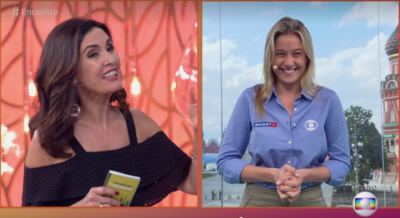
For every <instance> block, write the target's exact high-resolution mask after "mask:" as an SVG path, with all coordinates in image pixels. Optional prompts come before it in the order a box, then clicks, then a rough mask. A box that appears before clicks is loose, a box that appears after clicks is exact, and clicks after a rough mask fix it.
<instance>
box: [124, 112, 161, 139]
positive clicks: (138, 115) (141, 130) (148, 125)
mask: <svg viewBox="0 0 400 218" xmlns="http://www.w3.org/2000/svg"><path fill="white" fill-rule="evenodd" d="M129 111H130V112H131V114H132V117H133V120H134V122H135V128H136V136H137V140H138V143H141V142H143V141H145V140H146V139H148V138H150V137H151V136H153V135H154V134H156V133H157V132H160V131H161V128H160V126H158V124H157V123H156V122H155V121H154V120H153V119H152V118H151V117H150V116H149V115H147V114H145V113H144V112H142V111H141V110H138V109H129Z"/></svg>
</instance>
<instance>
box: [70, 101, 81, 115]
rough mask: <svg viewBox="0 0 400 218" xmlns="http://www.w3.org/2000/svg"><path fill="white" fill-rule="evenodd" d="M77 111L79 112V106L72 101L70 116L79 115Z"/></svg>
mask: <svg viewBox="0 0 400 218" xmlns="http://www.w3.org/2000/svg"><path fill="white" fill-rule="evenodd" d="M79 112H81V107H79V105H78V104H77V103H74V104H73V105H72V114H71V117H77V116H79Z"/></svg>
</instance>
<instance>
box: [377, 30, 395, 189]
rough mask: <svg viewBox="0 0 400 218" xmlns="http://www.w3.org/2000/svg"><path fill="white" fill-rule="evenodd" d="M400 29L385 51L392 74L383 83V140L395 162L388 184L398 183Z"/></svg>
mask: <svg viewBox="0 0 400 218" xmlns="http://www.w3.org/2000/svg"><path fill="white" fill-rule="evenodd" d="M398 48H399V27H398V26H397V27H396V29H395V31H394V32H393V33H392V35H391V36H390V37H389V39H388V40H387V41H386V45H385V51H386V54H387V55H388V56H389V63H390V72H389V74H388V75H387V76H386V77H385V80H384V81H382V82H381V90H382V91H381V98H382V103H383V133H382V135H383V140H384V145H385V148H386V149H387V155H388V158H389V159H392V160H393V162H394V163H393V165H392V166H391V167H390V171H389V172H387V174H386V177H385V180H386V181H387V182H394V183H397V182H398V176H399V175H397V174H398V173H397V170H398V169H397V167H398V160H399V158H398V154H399V147H398V133H399V93H398V89H399V74H398V68H399V51H398Z"/></svg>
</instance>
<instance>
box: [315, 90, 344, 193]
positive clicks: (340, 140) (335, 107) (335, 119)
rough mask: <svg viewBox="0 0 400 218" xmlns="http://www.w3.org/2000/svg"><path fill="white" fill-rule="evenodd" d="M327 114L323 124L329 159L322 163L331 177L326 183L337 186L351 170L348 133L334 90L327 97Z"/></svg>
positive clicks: (340, 105)
mask: <svg viewBox="0 0 400 218" xmlns="http://www.w3.org/2000/svg"><path fill="white" fill-rule="evenodd" d="M328 102H329V104H330V106H329V113H328V114H329V115H328V118H327V122H326V125H325V132H326V138H327V143H328V155H329V160H328V161H326V162H324V163H323V164H322V165H323V166H326V167H328V169H329V171H330V174H331V178H330V180H329V181H328V182H327V184H329V185H331V186H338V185H341V184H343V183H344V180H345V178H346V176H347V174H349V172H350V170H351V165H350V146H349V133H348V129H347V123H346V118H345V116H344V111H343V107H342V104H341V102H340V100H339V97H338V96H337V94H336V93H335V92H333V93H332V94H331V96H330V97H329V101H328Z"/></svg>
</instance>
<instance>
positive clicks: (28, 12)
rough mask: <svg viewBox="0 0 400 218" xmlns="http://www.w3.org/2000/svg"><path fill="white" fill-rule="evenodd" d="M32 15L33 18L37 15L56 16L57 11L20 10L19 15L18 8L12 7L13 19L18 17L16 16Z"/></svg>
mask: <svg viewBox="0 0 400 218" xmlns="http://www.w3.org/2000/svg"><path fill="white" fill-rule="evenodd" d="M19 14H21V15H24V16H25V15H34V16H38V15H45V16H48V15H58V10H49V9H47V10H30V9H28V10H27V9H26V8H22V10H21V13H20V9H19V8H18V7H14V8H13V10H12V15H13V17H18V15H19Z"/></svg>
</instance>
